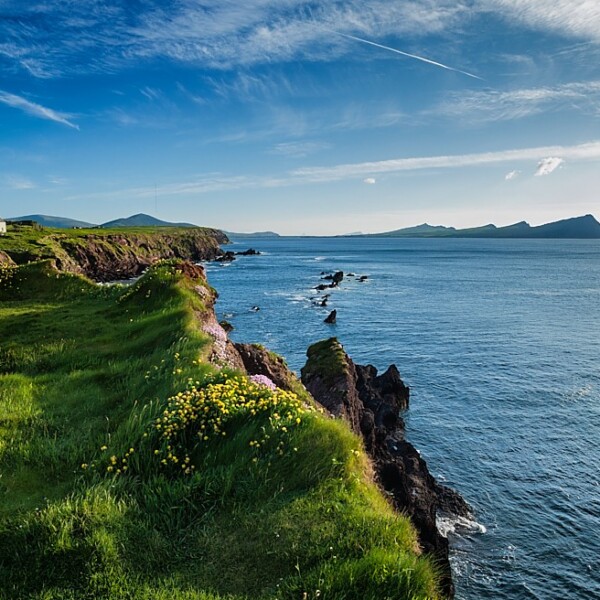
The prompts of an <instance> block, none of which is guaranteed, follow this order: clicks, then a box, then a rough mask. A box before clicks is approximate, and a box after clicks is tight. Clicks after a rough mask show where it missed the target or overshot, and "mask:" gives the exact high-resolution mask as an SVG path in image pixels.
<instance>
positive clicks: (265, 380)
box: [250, 375, 277, 390]
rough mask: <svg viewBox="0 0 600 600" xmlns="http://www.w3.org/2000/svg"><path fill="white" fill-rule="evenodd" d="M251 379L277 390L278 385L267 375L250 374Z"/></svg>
mask: <svg viewBox="0 0 600 600" xmlns="http://www.w3.org/2000/svg"><path fill="white" fill-rule="evenodd" d="M250 381H252V382H253V383H256V384H257V385H262V386H264V387H266V388H269V389H270V390H276V389H277V386H276V385H275V384H274V383H273V382H272V381H271V380H270V379H269V378H268V377H267V376H266V375H250Z"/></svg>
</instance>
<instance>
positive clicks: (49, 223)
mask: <svg viewBox="0 0 600 600" xmlns="http://www.w3.org/2000/svg"><path fill="white" fill-rule="evenodd" d="M8 220H9V221H33V222H34V223H39V224H40V225H43V226H44V227H55V228H57V229H73V228H74V227H83V228H91V227H95V225H93V224H92V223H87V222H85V221H76V220H75V219H68V218H66V217H51V216H48V215H24V216H22V217H12V218H10V219H8Z"/></svg>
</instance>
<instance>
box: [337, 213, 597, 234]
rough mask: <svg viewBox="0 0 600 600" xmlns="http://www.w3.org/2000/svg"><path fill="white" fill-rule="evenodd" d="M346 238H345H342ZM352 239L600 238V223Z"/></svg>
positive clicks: (439, 228)
mask: <svg viewBox="0 0 600 600" xmlns="http://www.w3.org/2000/svg"><path fill="white" fill-rule="evenodd" d="M342 237H345V236H342ZM350 237H390V238H515V239H517V238H522V239H526V238H544V239H560V238H564V239H600V223H598V221H597V220H596V219H595V218H594V216H592V215H585V216H583V217H573V218H571V219H564V220H562V221H555V222H553V223H546V224H545V225H539V226H537V227H532V226H531V225H529V223H526V222H525V221H520V222H519V223H515V224H514V225H508V226H506V227H496V225H491V224H490V225H483V226H482V227H473V228H469V229H456V228H454V227H445V226H443V225H428V224H427V223H424V224H423V225H417V226H416V227H407V228H405V229H396V230H394V231H386V232H383V233H371V234H358V235H351V236H350Z"/></svg>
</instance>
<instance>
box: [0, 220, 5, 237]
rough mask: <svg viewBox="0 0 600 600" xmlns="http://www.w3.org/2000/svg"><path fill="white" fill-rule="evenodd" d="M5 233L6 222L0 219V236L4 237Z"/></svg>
mask: <svg viewBox="0 0 600 600" xmlns="http://www.w3.org/2000/svg"><path fill="white" fill-rule="evenodd" d="M5 233H6V221H5V220H4V219H3V218H2V217H0V235H4V234H5Z"/></svg>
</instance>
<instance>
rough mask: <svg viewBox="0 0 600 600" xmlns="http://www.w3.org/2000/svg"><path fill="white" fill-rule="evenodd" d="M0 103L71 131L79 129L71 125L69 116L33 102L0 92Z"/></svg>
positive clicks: (73, 124)
mask: <svg viewBox="0 0 600 600" xmlns="http://www.w3.org/2000/svg"><path fill="white" fill-rule="evenodd" d="M0 102H1V103H2V104H6V105H8V106H12V107H13V108H17V109H19V110H21V111H23V112H25V113H27V114H29V115H32V116H34V117H38V118H39V119H46V120H48V121H55V122H56V123H61V124H63V125H66V126H67V127H72V128H73V129H77V130H78V129H79V126H78V125H75V123H72V122H71V121H70V120H69V119H71V118H72V117H71V115H68V114H67V113H61V112H58V111H56V110H53V109H52V108H47V107H45V106H42V105H41V104H36V103H35V102H30V101H29V100H27V99H26V98H23V97H21V96H17V95H15V94H10V93H9V92H4V91H2V90H0Z"/></svg>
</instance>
